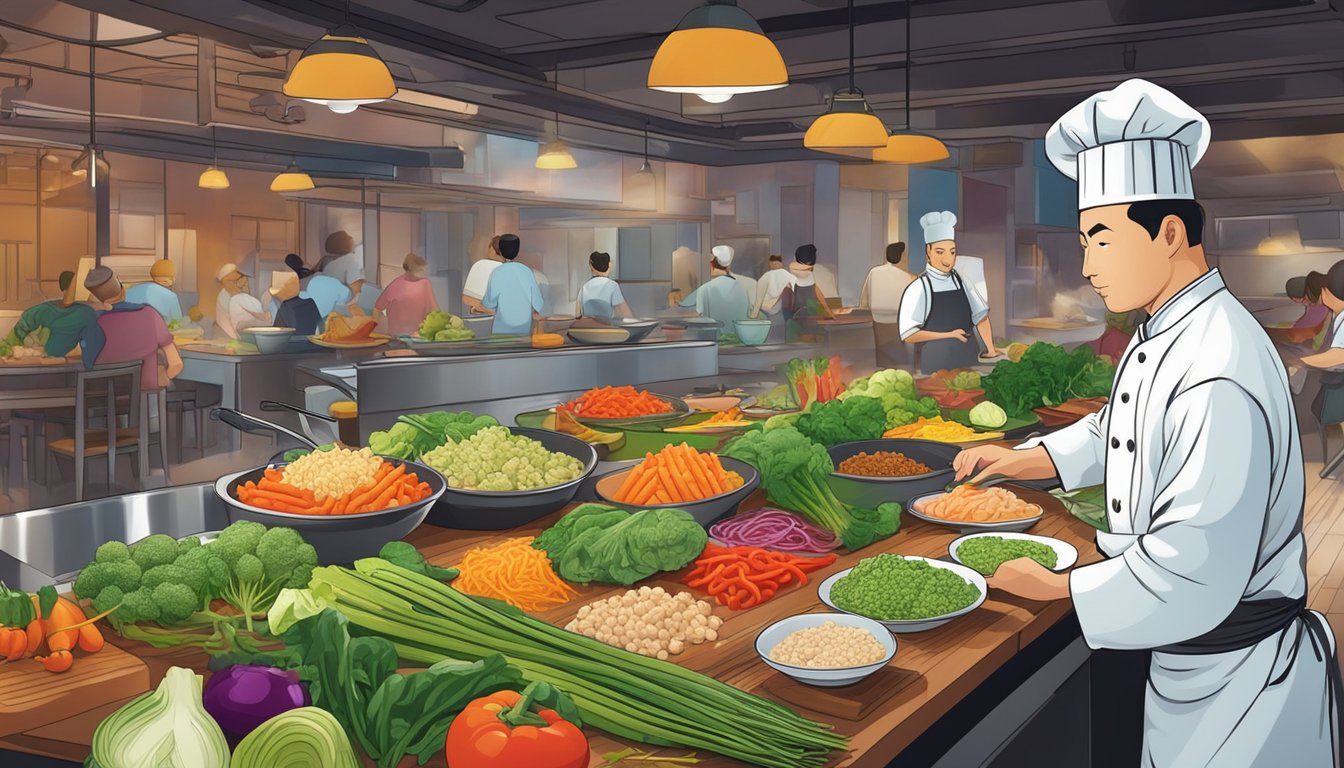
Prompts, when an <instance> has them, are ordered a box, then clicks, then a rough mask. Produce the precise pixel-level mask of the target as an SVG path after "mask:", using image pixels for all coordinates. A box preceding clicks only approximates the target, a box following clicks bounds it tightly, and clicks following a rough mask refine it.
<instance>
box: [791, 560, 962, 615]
mask: <svg viewBox="0 0 1344 768" xmlns="http://www.w3.org/2000/svg"><path fill="white" fill-rule="evenodd" d="M988 591H989V588H988V585H986V584H985V577H984V576H982V575H980V574H979V573H978V572H976V571H975V570H974V569H972V568H968V567H966V566H964V565H962V564H960V563H949V562H945V561H942V560H933V559H930V558H927V557H918V556H916V555H896V554H891V553H883V554H880V555H874V556H872V557H866V558H864V559H863V560H860V561H859V564H858V565H856V566H854V567H853V568H846V569H845V570H843V571H840V572H839V573H836V574H834V575H832V576H831V577H830V578H828V579H826V580H825V581H823V582H821V584H820V585H818V587H817V596H818V597H820V598H821V602H822V603H824V604H825V605H826V606H827V607H829V608H831V609H833V610H837V611H843V612H845V613H852V614H854V615H856V616H865V617H867V618H870V619H873V620H874V621H877V622H879V623H881V624H882V625H883V626H884V627H886V628H887V630H888V631H890V632H892V633H894V634H904V633H909V632H925V631H928V630H930V629H936V628H937V627H941V626H943V625H944V624H946V623H948V622H949V621H952V620H953V619H955V618H957V617H958V616H964V615H966V614H968V613H970V612H971V611H974V610H975V609H976V608H979V607H980V605H981V603H984V602H985V595H986V594H987V593H988Z"/></svg>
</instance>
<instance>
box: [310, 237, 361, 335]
mask: <svg viewBox="0 0 1344 768" xmlns="http://www.w3.org/2000/svg"><path fill="white" fill-rule="evenodd" d="M326 251H327V255H328V256H330V257H331V258H329V259H328V258H324V260H323V262H322V267H321V269H319V270H318V271H319V272H321V273H322V274H324V275H327V276H328V277H334V278H336V279H337V280H339V281H340V282H341V284H342V285H344V286H345V287H346V288H349V289H350V304H349V305H348V308H349V310H350V312H351V313H353V314H357V315H362V314H364V310H363V309H361V308H360V306H359V293H360V291H362V290H364V260H363V257H362V256H361V255H360V253H359V252H358V251H357V250H356V249H355V238H354V237H351V235H350V233H349V232H346V231H345V230H341V231H338V232H332V233H331V234H330V235H328V236H327V242H326Z"/></svg>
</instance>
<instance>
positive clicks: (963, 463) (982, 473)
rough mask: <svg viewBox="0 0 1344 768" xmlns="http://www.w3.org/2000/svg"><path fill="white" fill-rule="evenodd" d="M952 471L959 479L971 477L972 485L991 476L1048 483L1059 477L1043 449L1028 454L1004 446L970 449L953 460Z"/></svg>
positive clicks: (1030, 451) (1039, 448)
mask: <svg viewBox="0 0 1344 768" xmlns="http://www.w3.org/2000/svg"><path fill="white" fill-rule="evenodd" d="M952 468H953V469H955V470H956V471H957V478H956V479H957V480H961V479H963V478H966V477H970V478H971V480H970V483H971V484H972V485H976V484H978V483H980V482H981V481H983V480H984V479H985V478H987V477H989V476H990V475H999V476H1002V477H1007V478H1011V479H1014V480H1048V479H1050V478H1052V477H1054V476H1055V475H1056V474H1057V473H1056V471H1055V464H1054V462H1053V461H1051V460H1050V454H1049V453H1047V452H1046V450H1045V448H1044V447H1043V446H1037V447H1035V448H1032V449H1031V450H1027V451H1019V450H1015V449H1013V448H1005V447H1003V446H1001V445H982V446H978V447H976V448H967V449H966V450H964V451H962V452H961V453H958V454H957V457H956V458H955V459H953V460H952Z"/></svg>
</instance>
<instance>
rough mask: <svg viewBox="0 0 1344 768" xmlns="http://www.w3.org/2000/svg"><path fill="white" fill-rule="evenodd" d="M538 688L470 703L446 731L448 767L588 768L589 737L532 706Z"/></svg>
mask: <svg viewBox="0 0 1344 768" xmlns="http://www.w3.org/2000/svg"><path fill="white" fill-rule="evenodd" d="M537 686H538V684H537V683H532V684H530V685H528V686H527V688H526V689H524V690H523V692H522V694H521V695H520V694H519V693H518V692H517V691H500V692H498V693H493V694H491V695H489V696H483V697H481V698H479V699H476V700H474V701H472V702H471V703H470V704H468V705H467V708H466V709H464V710H462V713H461V714H459V715H458V716H457V717H456V718H455V719H454V720H453V724H452V725H451V726H449V728H448V739H447V742H446V743H445V746H444V752H445V757H446V758H447V759H448V768H522V767H523V766H527V768H587V766H588V763H589V760H590V754H589V751H588V738H587V737H586V736H584V735H583V731H581V730H579V728H578V727H577V726H576V725H574V724H573V723H571V722H569V721H567V720H565V719H564V718H562V717H561V716H560V714H559V713H558V712H556V711H555V710H553V709H541V708H539V707H535V706H534V705H533V698H534V697H535V695H536V692H537Z"/></svg>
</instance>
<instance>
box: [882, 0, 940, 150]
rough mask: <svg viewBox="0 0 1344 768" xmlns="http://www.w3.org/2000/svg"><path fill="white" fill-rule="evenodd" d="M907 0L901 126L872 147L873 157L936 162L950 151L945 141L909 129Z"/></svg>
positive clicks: (910, 21) (910, 16) (910, 19)
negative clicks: (873, 148)
mask: <svg viewBox="0 0 1344 768" xmlns="http://www.w3.org/2000/svg"><path fill="white" fill-rule="evenodd" d="M911 5H912V2H911V0H906V2H905V130H902V131H895V132H894V133H892V134H891V136H889V137H888V138H887V145H886V146H885V147H881V148H879V149H875V150H873V160H875V161H877V162H879V163H904V164H906V165H914V164H916V163H936V162H938V161H939V160H946V159H947V158H948V157H949V156H950V155H951V153H949V152H948V151H947V145H946V144H944V143H943V142H941V141H939V140H938V139H935V138H934V137H932V136H929V135H927V134H923V133H917V132H915V131H912V130H910V70H912V69H914V62H913V60H912V59H911V57H910V53H911V50H912V49H911V47H910V28H911V27H912V26H914V15H913V14H912V13H911Z"/></svg>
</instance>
